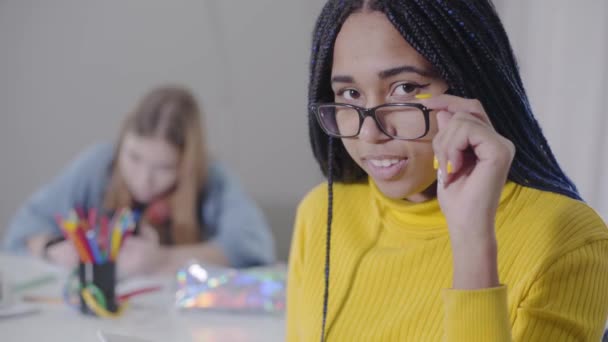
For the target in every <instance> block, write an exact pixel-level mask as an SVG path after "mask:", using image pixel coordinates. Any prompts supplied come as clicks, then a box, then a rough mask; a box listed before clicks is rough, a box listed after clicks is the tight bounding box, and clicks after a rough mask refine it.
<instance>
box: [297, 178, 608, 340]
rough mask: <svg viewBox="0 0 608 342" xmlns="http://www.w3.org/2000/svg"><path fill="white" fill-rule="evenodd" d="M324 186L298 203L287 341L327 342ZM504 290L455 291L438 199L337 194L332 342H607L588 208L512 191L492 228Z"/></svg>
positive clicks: (605, 302)
mask: <svg viewBox="0 0 608 342" xmlns="http://www.w3.org/2000/svg"><path fill="white" fill-rule="evenodd" d="M326 211H327V186H326V185H321V186H318V187H317V188H315V189H314V190H313V191H312V192H311V193H309V194H308V195H307V196H306V198H305V199H304V200H303V202H302V203H301V204H300V207H299V209H298V213H297V217H296V226H295V232H294V237H293V242H292V247H291V255H290V261H289V262H290V269H289V279H288V293H287V296H288V303H287V336H288V338H287V340H288V341H306V342H310V341H319V339H320V335H321V315H322V304H323V288H324V276H323V274H324V272H323V267H324V258H325V233H326V221H327V218H326ZM496 220H497V221H496V238H497V241H498V270H499V276H500V280H501V283H502V284H504V286H502V287H498V288H492V289H482V290H451V289H449V288H450V287H451V284H452V275H453V269H452V252H451V248H450V243H449V236H448V230H447V225H446V221H445V218H444V217H443V215H442V214H441V211H440V208H439V204H438V202H437V201H436V200H432V201H429V202H425V203H421V204H414V203H410V202H407V201H397V200H391V199H388V198H386V197H384V196H383V195H382V194H381V193H380V192H379V190H378V189H377V188H376V186H375V185H374V184H373V182H370V183H369V184H355V185H343V184H336V185H335V188H334V224H333V228H332V230H333V232H332V250H331V271H330V273H331V275H330V290H329V308H328V316H327V326H326V334H327V338H328V341H330V342H333V341H348V342H350V341H415V342H420V341H441V340H445V341H467V342H468V341H484V342H485V341H511V340H515V341H551V342H558V341H599V339H600V336H601V333H602V331H603V328H604V324H605V322H606V318H607V315H608V230H607V229H606V225H605V223H604V222H603V221H602V219H601V218H600V217H599V216H598V215H597V214H596V213H595V212H594V211H593V210H592V209H591V208H589V207H588V206H587V205H585V204H584V203H582V202H579V201H575V200H572V199H570V198H567V197H565V196H561V195H556V194H553V193H549V192H543V191H539V190H535V189H531V188H528V187H523V186H520V185H516V184H514V183H507V185H505V187H504V190H503V193H502V196H501V202H500V207H499V211H498V214H497V219H496Z"/></svg>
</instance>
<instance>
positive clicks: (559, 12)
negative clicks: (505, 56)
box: [495, 0, 608, 220]
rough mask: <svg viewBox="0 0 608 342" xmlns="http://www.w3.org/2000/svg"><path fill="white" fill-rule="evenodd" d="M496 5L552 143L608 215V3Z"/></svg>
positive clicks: (553, 0) (559, 0)
mask: <svg viewBox="0 0 608 342" xmlns="http://www.w3.org/2000/svg"><path fill="white" fill-rule="evenodd" d="M495 2H496V4H497V9H498V10H499V12H500V14H501V17H502V19H503V22H504V25H505V27H506V30H507V33H508V34H509V37H510V38H511V42H512V44H513V49H514V51H515V54H516V55H517V58H518V61H519V65H520V68H521V73H522V77H523V80H524V84H525V86H526V89H527V91H528V95H529V96H530V101H531V102H532V108H533V109H534V113H535V115H536V117H537V119H538V120H539V122H540V123H541V126H542V127H543V129H544V132H545V135H546V136H547V140H548V141H549V144H550V145H551V147H552V148H553V151H554V152H555V155H556V157H557V159H558V161H559V162H560V164H561V165H562V167H563V169H564V170H565V171H566V173H567V174H568V176H570V177H571V178H572V179H573V180H574V182H575V183H576V185H577V186H578V188H579V191H580V193H581V195H582V196H583V199H584V200H585V201H587V203H588V204H589V205H591V206H592V207H594V208H595V209H596V210H597V211H598V213H599V214H600V215H602V216H603V218H604V220H608V177H607V175H608V135H607V134H606V132H608V110H607V109H608V1H605V0H600V1H598V0H579V1H570V0H495Z"/></svg>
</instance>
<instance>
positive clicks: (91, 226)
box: [89, 208, 97, 229]
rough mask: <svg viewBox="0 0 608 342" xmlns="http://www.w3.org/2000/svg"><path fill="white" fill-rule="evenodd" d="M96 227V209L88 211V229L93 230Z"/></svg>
mask: <svg viewBox="0 0 608 342" xmlns="http://www.w3.org/2000/svg"><path fill="white" fill-rule="evenodd" d="M96 225H97V209H96V208H91V209H89V229H95V226H96Z"/></svg>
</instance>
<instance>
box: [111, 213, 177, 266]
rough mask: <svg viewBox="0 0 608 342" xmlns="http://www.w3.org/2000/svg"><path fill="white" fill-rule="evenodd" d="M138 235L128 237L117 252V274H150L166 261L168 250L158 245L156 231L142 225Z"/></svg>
mask: <svg viewBox="0 0 608 342" xmlns="http://www.w3.org/2000/svg"><path fill="white" fill-rule="evenodd" d="M140 233H141V234H140V235H139V236H130V237H128V238H127V239H126V240H125V242H124V245H123V246H122V248H121V249H120V252H119V254H118V264H117V268H118V275H119V277H129V276H133V275H141V274H150V273H155V272H157V271H159V270H160V269H161V268H162V267H163V265H164V263H165V262H166V260H167V259H166V256H167V253H168V251H167V250H166V249H165V248H164V247H162V246H161V245H160V240H159V237H158V233H157V232H156V230H154V228H152V227H150V226H148V225H145V224H144V225H142V226H141V229H140Z"/></svg>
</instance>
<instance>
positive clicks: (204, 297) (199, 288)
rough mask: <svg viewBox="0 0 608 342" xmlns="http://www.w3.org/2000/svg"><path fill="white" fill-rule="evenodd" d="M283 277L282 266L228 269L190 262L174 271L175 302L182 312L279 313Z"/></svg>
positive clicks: (283, 294)
mask: <svg viewBox="0 0 608 342" xmlns="http://www.w3.org/2000/svg"><path fill="white" fill-rule="evenodd" d="M286 276H287V268H286V266H285V265H276V266H270V267H255V268H248V269H230V268H217V267H210V266H206V265H200V264H197V263H193V264H190V265H189V266H187V267H185V268H183V269H181V270H180V271H179V272H177V292H176V301H175V303H176V306H177V307H178V308H179V309H186V310H191V309H203V310H219V311H230V312H244V313H272V314H282V313H283V311H284V310H285V288H286Z"/></svg>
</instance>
